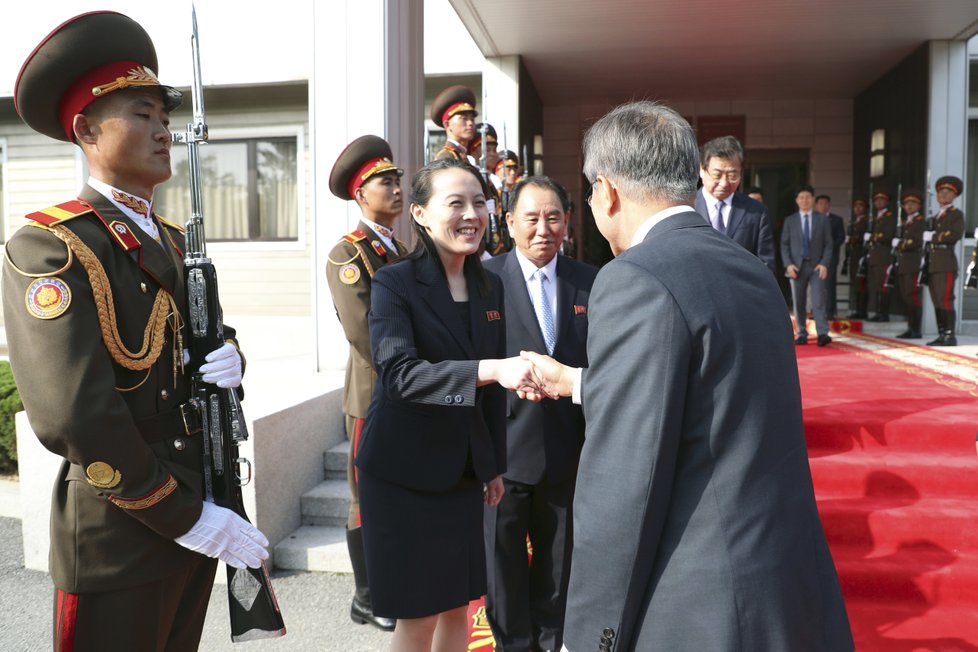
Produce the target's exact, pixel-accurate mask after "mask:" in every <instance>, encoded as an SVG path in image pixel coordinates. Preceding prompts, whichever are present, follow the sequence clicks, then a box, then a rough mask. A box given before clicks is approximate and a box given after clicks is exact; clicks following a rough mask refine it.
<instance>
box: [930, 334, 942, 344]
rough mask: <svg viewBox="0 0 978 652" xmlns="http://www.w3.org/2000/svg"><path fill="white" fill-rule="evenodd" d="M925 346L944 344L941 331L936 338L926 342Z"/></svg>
mask: <svg viewBox="0 0 978 652" xmlns="http://www.w3.org/2000/svg"><path fill="white" fill-rule="evenodd" d="M927 346H944V333H941V334H940V335H938V336H937V337H936V338H934V339H932V340H931V341H930V342H928V343H927Z"/></svg>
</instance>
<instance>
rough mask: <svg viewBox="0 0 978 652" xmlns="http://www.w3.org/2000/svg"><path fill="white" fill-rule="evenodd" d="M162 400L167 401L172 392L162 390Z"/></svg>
mask: <svg viewBox="0 0 978 652" xmlns="http://www.w3.org/2000/svg"><path fill="white" fill-rule="evenodd" d="M160 398H161V399H163V400H164V401H165V400H166V399H168V398H170V392H168V391H166V390H165V389H161V390H160Z"/></svg>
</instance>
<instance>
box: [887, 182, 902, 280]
mask: <svg viewBox="0 0 978 652" xmlns="http://www.w3.org/2000/svg"><path fill="white" fill-rule="evenodd" d="M902 194H903V184H902V183H898V184H897V217H896V220H897V222H896V237H897V238H900V237H901V235H902V234H903V222H902V219H903V201H902V197H901V195H902ZM899 270H900V246H899V244H897V246H895V247H893V246H891V247H890V264H889V265H887V267H886V287H888V288H895V287H896V286H897V274H898V273H899Z"/></svg>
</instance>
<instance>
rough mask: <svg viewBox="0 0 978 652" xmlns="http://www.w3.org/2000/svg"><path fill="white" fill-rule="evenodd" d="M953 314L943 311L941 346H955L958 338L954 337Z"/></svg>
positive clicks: (952, 312)
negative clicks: (942, 339) (942, 342)
mask: <svg viewBox="0 0 978 652" xmlns="http://www.w3.org/2000/svg"><path fill="white" fill-rule="evenodd" d="M955 316H956V315H955V313H954V311H953V310H945V311H944V344H943V346H957V345H958V338H957V337H955V336H954V318H955Z"/></svg>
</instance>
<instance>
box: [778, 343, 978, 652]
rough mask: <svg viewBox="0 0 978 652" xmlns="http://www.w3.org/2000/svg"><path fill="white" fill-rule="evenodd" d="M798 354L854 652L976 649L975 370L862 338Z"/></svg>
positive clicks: (819, 490) (973, 362) (822, 507)
mask: <svg viewBox="0 0 978 652" xmlns="http://www.w3.org/2000/svg"><path fill="white" fill-rule="evenodd" d="M874 349H875V350H874ZM796 350H797V352H798V364H799V373H800V375H801V382H802V397H803V405H804V419H805V434H806V437H807V439H808V445H809V451H810V458H811V468H812V477H813V480H814V483H815V493H816V495H817V498H818V502H819V512H820V513H821V515H822V523H823V525H824V527H825V533H826V535H827V536H828V539H829V544H830V545H831V547H832V554H833V557H834V559H835V563H836V566H837V568H838V571H839V577H840V579H841V581H842V588H843V592H844V593H845V597H846V604H847V608H848V611H849V619H850V622H851V624H852V629H853V635H854V637H855V639H856V649H857V650H866V651H872V652H876V651H890V650H892V651H901V652H903V651H906V652H916V651H923V650H932V651H935V652H937V651H941V652H944V651H948V652H950V651H952V650H953V651H963V650H978V456H976V454H975V430H976V426H978V402H976V400H975V396H978V385H976V384H975V382H974V380H972V379H969V370H970V372H971V376H973V377H978V373H974V371H975V370H978V359H975V358H970V359H969V358H965V357H960V356H955V355H954V354H951V353H948V352H947V350H946V349H932V348H928V347H920V346H914V345H907V344H905V343H902V342H898V341H895V340H886V339H884V338H878V337H873V336H859V335H854V336H852V338H851V344H846V343H842V342H839V341H838V339H837V340H836V342H834V343H833V344H832V345H831V346H829V347H826V348H818V347H816V346H813V345H808V346H805V347H796ZM962 371H963V373H961V372H962Z"/></svg>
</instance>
